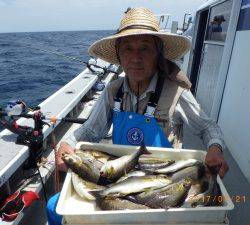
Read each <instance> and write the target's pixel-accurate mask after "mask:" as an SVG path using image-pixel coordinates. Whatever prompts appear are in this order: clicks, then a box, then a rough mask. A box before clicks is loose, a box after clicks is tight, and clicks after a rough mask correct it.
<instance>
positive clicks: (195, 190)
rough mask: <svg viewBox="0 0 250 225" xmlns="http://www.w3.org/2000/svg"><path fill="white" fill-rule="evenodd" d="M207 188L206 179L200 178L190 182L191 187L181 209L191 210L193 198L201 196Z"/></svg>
mask: <svg viewBox="0 0 250 225" xmlns="http://www.w3.org/2000/svg"><path fill="white" fill-rule="evenodd" d="M207 188H208V182H207V180H206V179H204V177H202V178H201V179H199V180H195V181H192V185H191V187H190V189H189V191H188V194H187V197H186V199H185V201H184V203H183V204H182V206H181V207H182V208H191V207H193V206H192V203H193V201H192V200H194V199H193V198H194V196H196V195H198V194H201V193H203V192H204V191H206V190H207Z"/></svg>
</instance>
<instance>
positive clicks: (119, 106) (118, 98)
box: [114, 82, 123, 112]
mask: <svg viewBox="0 0 250 225" xmlns="http://www.w3.org/2000/svg"><path fill="white" fill-rule="evenodd" d="M122 88H123V82H122V84H121V86H120V87H119V89H118V91H117V93H116V96H115V99H114V111H118V112H120V111H123V109H122V98H123V91H122Z"/></svg>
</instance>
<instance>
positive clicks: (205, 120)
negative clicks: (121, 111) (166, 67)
mask: <svg viewBox="0 0 250 225" xmlns="http://www.w3.org/2000/svg"><path fill="white" fill-rule="evenodd" d="M156 82H157V76H155V77H154V78H153V79H152V80H151V82H150V85H149V87H148V89H147V90H146V91H145V92H144V93H143V94H142V95H141V96H140V98H139V101H140V100H142V99H143V98H145V97H146V94H147V93H148V92H152V91H154V90H155V87H156ZM123 91H124V92H128V93H129V94H130V97H131V99H132V101H131V102H132V109H133V110H135V108H136V104H137V97H136V96H135V95H134V94H133V93H132V92H131V90H130V88H129V86H128V83H127V80H126V79H125V82H124V85H123ZM108 101H109V97H108V91H107V88H106V89H105V90H104V91H103V93H102V95H101V96H100V97H99V99H98V101H97V103H96V104H95V106H94V108H93V110H92V113H91V115H90V117H89V118H88V120H87V121H86V122H85V123H84V124H83V125H82V126H81V127H79V128H78V129H77V130H75V131H74V132H73V133H72V134H71V135H70V136H69V137H68V138H67V139H66V140H65V141H67V142H68V143H69V144H71V145H72V146H74V145H75V144H76V143H77V142H78V141H90V142H99V141H100V140H101V139H102V138H104V137H105V136H106V135H107V133H108V131H109V129H110V126H111V123H112V121H111V113H112V112H111V111H112V109H111V108H110V105H109V102H108ZM172 123H173V124H183V123H185V124H186V125H187V126H188V127H189V128H191V130H192V131H193V133H194V134H196V135H198V136H200V137H201V138H202V139H203V141H204V144H205V145H206V147H207V148H209V146H211V145H213V144H219V145H220V146H221V147H222V150H223V149H224V147H225V145H224V141H223V136H222V132H221V130H220V128H219V127H218V125H217V124H216V123H215V121H214V120H212V119H211V118H209V117H208V116H207V115H206V113H205V112H204V111H203V110H202V109H201V107H200V105H199V104H198V103H197V101H196V100H195V98H194V96H193V95H192V93H191V92H190V91H189V90H184V91H183V92H182V94H181V96H180V98H179V101H178V103H177V105H176V107H175V113H174V115H173V118H172Z"/></svg>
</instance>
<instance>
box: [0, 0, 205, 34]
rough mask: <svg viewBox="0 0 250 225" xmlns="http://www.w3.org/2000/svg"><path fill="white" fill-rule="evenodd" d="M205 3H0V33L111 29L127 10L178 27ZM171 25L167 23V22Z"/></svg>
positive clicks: (3, 0)
mask: <svg viewBox="0 0 250 225" xmlns="http://www.w3.org/2000/svg"><path fill="white" fill-rule="evenodd" d="M204 2H205V0H0V33H6V32H30V31H31V32H35V31H67V30H115V29H117V28H118V27H119V22H120V19H121V16H122V14H123V12H124V11H125V10H126V9H127V8H128V7H146V8H149V9H150V10H152V11H153V12H154V13H155V14H162V13H164V14H166V13H168V14H171V15H172V16H171V20H176V21H178V22H179V26H181V25H182V22H183V17H184V14H185V13H191V14H194V13H195V10H196V9H197V8H198V7H199V6H200V5H201V4H202V3H204ZM170 24H171V21H170Z"/></svg>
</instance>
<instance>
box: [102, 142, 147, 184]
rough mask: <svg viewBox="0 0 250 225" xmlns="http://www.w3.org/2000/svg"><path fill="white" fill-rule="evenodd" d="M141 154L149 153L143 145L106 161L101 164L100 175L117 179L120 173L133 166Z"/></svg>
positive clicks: (127, 170)
mask: <svg viewBox="0 0 250 225" xmlns="http://www.w3.org/2000/svg"><path fill="white" fill-rule="evenodd" d="M142 154H151V153H150V152H149V151H148V150H147V149H146V147H145V145H142V146H140V149H139V150H138V151H136V152H134V153H133V154H130V155H124V156H122V157H120V158H118V159H114V160H110V161H108V162H107V163H105V164H104V165H103V166H102V168H101V171H100V175H101V176H102V177H104V178H107V179H109V180H117V179H119V178H120V177H121V176H122V175H124V174H126V173H128V172H129V171H130V170H132V169H134V168H135V165H136V164H137V163H138V159H139V157H140V155H142Z"/></svg>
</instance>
